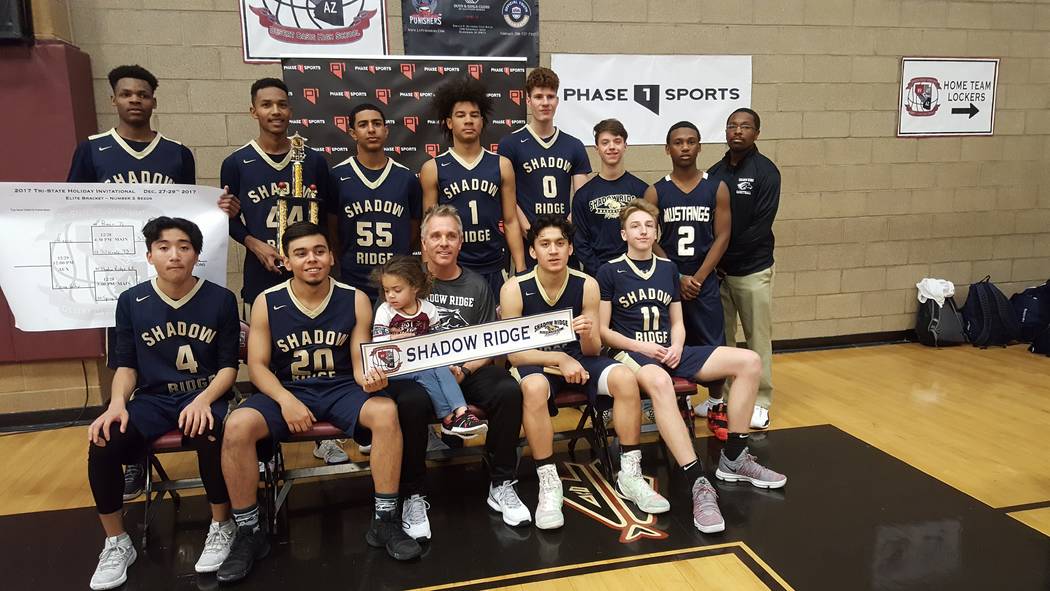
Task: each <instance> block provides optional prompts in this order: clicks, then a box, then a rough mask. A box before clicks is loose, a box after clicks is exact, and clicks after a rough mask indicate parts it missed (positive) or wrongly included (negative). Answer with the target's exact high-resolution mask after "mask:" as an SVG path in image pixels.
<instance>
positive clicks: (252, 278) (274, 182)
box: [219, 78, 350, 464]
mask: <svg viewBox="0 0 1050 591" xmlns="http://www.w3.org/2000/svg"><path fill="white" fill-rule="evenodd" d="M251 98H252V105H251V107H250V109H249V112H250V113H251V116H252V118H253V119H255V120H256V121H257V122H258V123H259V136H258V137H256V138H255V139H254V140H252V141H250V142H248V143H247V144H245V145H244V146H241V148H240V149H238V150H237V151H236V152H234V153H233V154H230V155H229V156H227V157H226V159H225V160H223V161H222V169H221V171H220V173H219V175H220V179H221V180H220V182H221V183H222V184H223V186H225V187H226V190H227V191H229V192H230V193H233V194H234V195H237V196H238V197H239V198H240V203H241V205H242V208H241V215H240V216H237V217H235V218H232V219H231V220H230V236H232V237H233V239H234V240H236V241H237V242H240V243H241V244H243V245H244V247H245V249H246V252H245V253H244V275H243V278H244V279H243V280H244V282H243V284H242V287H241V302H242V303H243V308H242V312H243V316H242V317H243V319H244V321H245V322H248V323H250V322H251V317H252V314H251V302H254V301H255V298H256V297H258V295H259V294H260V293H262V292H263V291H264V290H266V289H269V288H270V287H273V286H274V285H277V284H278V283H281V282H282V281H285V280H287V279H288V273H287V272H286V271H285V270H284V269H282V268H281V266H280V265H281V261H280V260H279V258H278V256H277V196H278V195H281V194H284V195H288V196H290V195H291V194H292V193H291V190H292V152H291V147H292V144H291V141H289V140H288V119H289V118H290V117H291V115H292V108H291V106H290V105H289V103H288V87H287V86H285V84H284V82H282V81H281V80H278V79H277V78H262V79H260V80H256V81H255V82H254V83H253V84H252V87H251ZM329 183H330V180H329V173H328V163H327V162H325V159H324V158H323V157H322V156H321V155H319V154H317V153H316V152H315V151H313V150H311V149H309V146H307V149H306V160H305V161H304V162H303V194H304V196H306V197H313V198H317V199H320V200H321V203H319V204H318V215H319V216H320V215H322V212H324V211H325V203H326V201H327V199H328V187H329V186H330V185H329ZM308 213H309V206H308V205H305V204H304V205H293V204H291V203H289V204H288V223H289V224H293V223H295V222H301V221H303V220H306V219H307V216H308ZM318 221H320V220H318ZM314 457H316V458H318V459H323V460H324V461H325V463H327V464H340V463H343V462H347V461H349V460H350V458H349V457H348V456H347V455H346V452H345V451H343V449H342V448H341V447H339V444H338V443H337V442H335V441H321V442H318V444H317V446H316V447H315V448H314Z"/></svg>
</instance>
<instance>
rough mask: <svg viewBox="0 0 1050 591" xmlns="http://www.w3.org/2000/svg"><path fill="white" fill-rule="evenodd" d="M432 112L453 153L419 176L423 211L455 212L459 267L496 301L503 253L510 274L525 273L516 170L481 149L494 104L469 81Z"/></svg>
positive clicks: (440, 95) (443, 96) (442, 92)
mask: <svg viewBox="0 0 1050 591" xmlns="http://www.w3.org/2000/svg"><path fill="white" fill-rule="evenodd" d="M433 107H434V111H435V113H436V114H437V115H438V117H440V118H441V119H442V120H444V125H445V126H444V131H445V135H446V136H448V138H449V139H450V140H451V141H452V147H451V148H450V149H449V150H447V151H445V152H444V153H442V154H440V155H438V156H437V157H436V158H434V159H433V160H430V161H428V162H427V163H426V164H424V165H423V168H422V169H421V170H420V172H419V180H420V183H421V184H422V185H423V211H427V210H429V209H430V208H431V207H434V206H435V205H437V204H438V202H439V200H440V203H441V204H442V205H452V206H453V207H455V208H456V210H457V211H458V212H459V215H460V218H462V220H463V250H462V251H461V252H460V255H459V264H461V265H462V266H464V267H466V268H468V269H470V270H472V271H475V272H477V273H478V274H480V275H481V276H482V277H484V278H485V280H486V281H487V282H488V284H489V287H490V289H491V290H492V294H493V298H495V297H496V296H497V295H498V294H499V290H500V287H501V286H502V285H503V266H504V261H505V260H506V251H507V250H509V251H510V257H511V260H512V262H513V264H514V270H515V271H518V272H520V271H524V270H525V255H524V248H523V247H522V235H521V229H520V226H519V224H518V217H517V200H516V197H515V191H514V167H513V165H512V164H511V162H510V160H508V159H507V158H505V157H503V156H500V155H498V154H495V153H493V152H489V151H488V150H486V149H484V148H482V146H481V132H482V130H483V129H484V128H485V124H486V122H487V121H488V119H489V115H490V113H491V111H492V101H491V99H489V97H488V96H486V94H485V87H484V86H483V85H482V84H481V83H480V82H478V81H476V80H473V79H471V78H459V79H454V80H450V81H449V82H446V83H445V84H444V85H442V86H441V88H439V89H438V91H437V93H436V94H435V96H434V103H433ZM501 223H502V224H503V228H502V231H501V228H500V224H501Z"/></svg>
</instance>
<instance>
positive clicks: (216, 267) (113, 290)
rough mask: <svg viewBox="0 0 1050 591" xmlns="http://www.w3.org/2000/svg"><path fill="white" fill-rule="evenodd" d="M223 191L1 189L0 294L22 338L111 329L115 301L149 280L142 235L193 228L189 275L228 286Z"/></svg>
mask: <svg viewBox="0 0 1050 591" xmlns="http://www.w3.org/2000/svg"><path fill="white" fill-rule="evenodd" d="M221 193H222V190H221V189H216V188H213V187H198V186H193V185H137V184H123V183H0V204H2V207H0V287H3V290H4V296H6V297H7V301H8V303H10V305H11V311H12V312H13V313H14V315H15V326H17V327H18V328H20V329H21V330H25V331H30V332H32V331H41V330H72V329H77V328H102V327H106V326H113V325H114V324H115V318H114V314H115V313H116V308H117V297H118V296H120V294H121V292H123V291H124V290H126V289H127V288H129V287H132V286H133V285H136V284H138V283H141V282H143V281H146V280H147V279H150V278H152V277H154V276H156V271H155V269H154V268H153V266H152V265H150V264H149V263H148V262H147V261H146V241H145V238H143V236H142V227H143V226H144V225H146V222H147V221H149V220H150V219H151V218H155V217H159V216H162V215H166V216H170V217H179V218H186V219H188V220H191V221H193V222H194V223H196V224H197V226H198V227H200V229H201V233H203V234H204V248H203V250H202V252H201V253H200V257H199V258H198V259H197V266H196V268H195V269H194V271H193V274H194V275H196V276H197V277H200V278H202V279H207V280H208V281H211V282H212V283H217V284H219V285H226V245H227V243H228V242H229V236H228V233H229V230H230V227H229V218H227V217H226V214H225V213H223V212H222V210H220V209H219V208H218V207H217V206H216V205H215V203H216V202H217V201H218V200H219V195H220V194H221Z"/></svg>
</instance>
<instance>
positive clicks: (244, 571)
mask: <svg viewBox="0 0 1050 591" xmlns="http://www.w3.org/2000/svg"><path fill="white" fill-rule="evenodd" d="M269 553H270V540H269V538H268V537H267V536H266V532H264V531H263V529H262V527H260V526H259V525H254V526H251V527H238V528H237V533H236V535H234V537H233V545H232V546H231V547H230V554H229V555H228V556H226V560H223V561H222V565H221V566H220V567H219V570H218V572H216V573H215V578H217V579H218V580H219V582H220V583H233V582H236V581H239V580H241V579H243V578H244V577H246V576H248V573H249V572H251V570H252V565H253V564H255V561H256V560H262V559H263V558H265V557H266V555H267V554H269Z"/></svg>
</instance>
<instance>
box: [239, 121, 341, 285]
mask: <svg viewBox="0 0 1050 591" xmlns="http://www.w3.org/2000/svg"><path fill="white" fill-rule="evenodd" d="M219 174H220V181H219V184H221V185H223V186H229V187H230V193H232V194H234V195H236V196H237V197H238V199H240V201H241V215H240V216H239V217H236V218H233V219H231V220H230V236H232V237H233V239H234V240H236V241H237V242H240V243H241V244H244V240H245V239H246V238H247V237H248V236H249V235H251V236H253V237H255V238H257V239H259V240H262V241H263V242H266V243H268V244H269V245H270V246H273V247H274V248H277V199H276V197H277V196H278V195H285V194H287V195H291V194H292V153H291V152H290V151H289V152H288V153H286V154H285V155H284V156H283V157H281V158H280V159H279V160H275V159H274V158H273V157H272V156H271V155H270V154H267V153H266V152H264V151H263V150H262V148H260V147H259V145H258V144H256V143H255V140H252V141H251V142H249V143H247V144H245V145H244V146H242V147H241V148H240V149H238V150H237V151H236V152H234V153H233V154H230V155H229V156H227V157H226V159H225V160H223V162H222V171H221V172H220V173H219ZM328 184H329V178H328V163H326V162H325V160H324V158H322V157H321V156H320V155H318V154H317V153H316V152H314V151H313V150H306V160H305V161H304V162H303V194H304V195H305V196H307V197H318V198H321V199H322V200H323V199H325V198H326V197H327V195H326V193H327V189H328ZM325 210H326V207H325V205H324V203H323V202H322V204H321V205H320V206H319V210H318V217H319V218H323V217H324V211H325ZM308 216H309V209H308V206H307V205H305V204H304V205H291V204H289V206H288V223H289V224H294V223H295V222H301V221H304V220H309V217H308ZM318 221H319V222H320V223H321V224H322V225H324V223H325V221H324V220H323V219H319V220H318ZM285 279H287V276H283V277H282V276H281V275H278V274H277V273H271V272H270V271H267V270H266V268H265V267H263V265H262V263H260V262H259V259H258V257H256V256H255V255H254V254H252V253H251V251H247V252H245V257H244V287H243V289H242V290H241V297H242V298H243V299H244V301H245V302H246V303H251V302H253V301H254V300H255V297H256V296H257V295H259V294H260V293H262V292H263V291H264V290H266V289H268V288H270V287H273V286H274V285H276V284H278V283H280V282H281V281H284V280H285Z"/></svg>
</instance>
